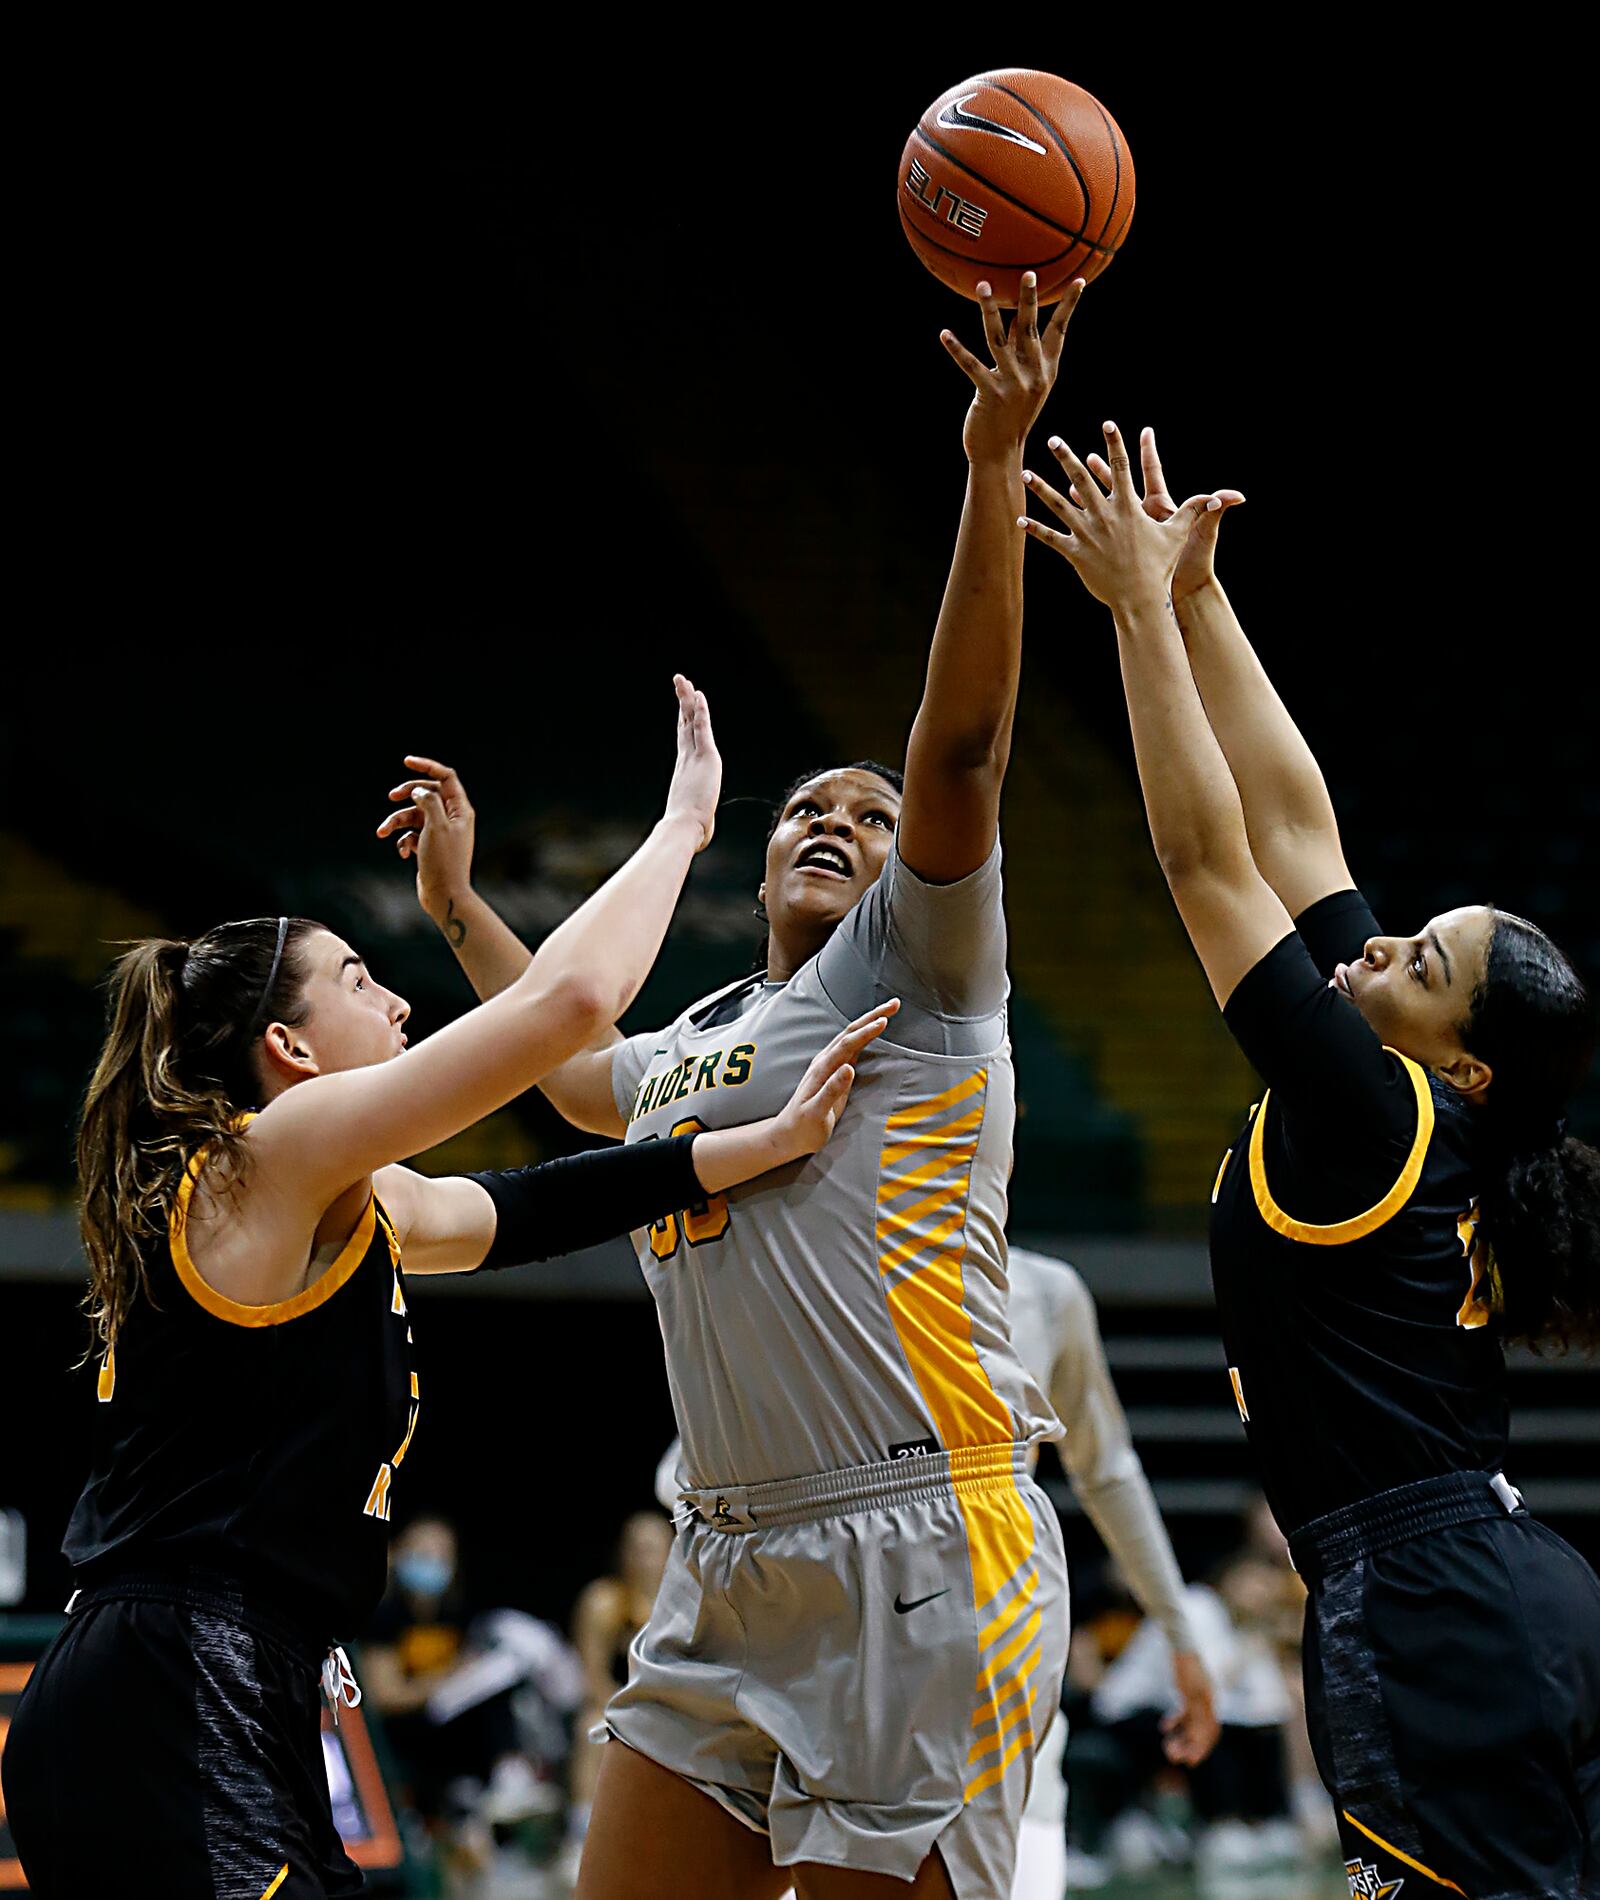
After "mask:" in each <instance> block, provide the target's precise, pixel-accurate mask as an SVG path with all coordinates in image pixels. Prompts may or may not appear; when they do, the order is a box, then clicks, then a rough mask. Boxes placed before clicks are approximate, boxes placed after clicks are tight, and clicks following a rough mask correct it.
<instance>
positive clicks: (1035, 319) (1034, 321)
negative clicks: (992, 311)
mask: <svg viewBox="0 0 1600 1900" xmlns="http://www.w3.org/2000/svg"><path fill="white" fill-rule="evenodd" d="M1038 336H1039V278H1038V274H1037V272H1035V271H1031V270H1025V271H1024V272H1023V273H1022V288H1021V290H1020V291H1019V292H1018V293H1017V317H1016V321H1015V322H1014V323H1013V324H1012V326H1011V340H1012V342H1013V343H1014V342H1016V340H1017V339H1018V338H1019V337H1020V338H1021V339H1022V340H1023V341H1024V342H1025V343H1033V342H1036V341H1037V340H1038Z"/></svg>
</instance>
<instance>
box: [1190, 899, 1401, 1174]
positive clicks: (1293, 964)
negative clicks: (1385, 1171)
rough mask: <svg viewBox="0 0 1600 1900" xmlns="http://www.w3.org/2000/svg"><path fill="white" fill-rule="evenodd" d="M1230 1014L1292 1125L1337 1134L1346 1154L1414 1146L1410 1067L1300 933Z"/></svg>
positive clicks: (1255, 975) (1244, 984) (1258, 970)
mask: <svg viewBox="0 0 1600 1900" xmlns="http://www.w3.org/2000/svg"><path fill="white" fill-rule="evenodd" d="M1344 895H1345V893H1343V892H1340V893H1338V896H1339V897H1343V896H1344ZM1334 901H1335V900H1334V899H1333V898H1324V899H1323V900H1322V903H1321V904H1317V905H1313V906H1312V907H1311V908H1312V909H1313V910H1318V909H1321V908H1322V904H1331V903H1333V902H1334ZM1363 908H1365V906H1363ZM1306 914H1307V915H1308V916H1309V915H1310V912H1309V911H1308V912H1307V913H1306ZM1369 915H1370V913H1369ZM1370 934H1371V933H1370V932H1368V933H1367V935H1370ZM1365 940H1366V939H1365V936H1364V937H1363V938H1362V941H1363V942H1365ZM1340 960H1341V959H1339V958H1335V959H1334V961H1335V962H1338V961H1340ZM1344 960H1346V961H1347V960H1348V959H1344ZM1222 1015H1223V1020H1224V1022H1226V1023H1227V1025H1228V1028H1229V1030H1230V1031H1231V1032H1232V1034H1233V1038H1234V1040H1235V1042H1237V1043H1238V1045H1239V1047H1240V1048H1241V1049H1242V1050H1243V1051H1244V1053H1245V1055H1246V1056H1247V1057H1248V1058H1249V1060H1250V1062H1251V1063H1252V1065H1253V1066H1254V1067H1255V1069H1256V1070H1257V1071H1258V1073H1259V1074H1260V1075H1261V1076H1262V1078H1263V1079H1264V1080H1265V1081H1266V1082H1267V1083H1268V1084H1269V1086H1270V1087H1271V1088H1272V1091H1273V1101H1274V1102H1275V1103H1276V1104H1277V1105H1278V1107H1279V1109H1280V1111H1281V1113H1282V1114H1283V1115H1284V1116H1285V1117H1286V1119H1288V1120H1289V1121H1290V1122H1301V1123H1311V1124H1315V1125H1316V1126H1317V1127H1318V1128H1319V1129H1320V1130H1323V1131H1330V1130H1331V1131H1334V1132H1336V1134H1337V1136H1338V1145H1339V1146H1340V1147H1341V1148H1343V1149H1346V1150H1348V1149H1352V1148H1371V1147H1373V1146H1384V1145H1386V1144H1388V1143H1390V1142H1392V1141H1395V1140H1403V1141H1404V1142H1405V1143H1407V1144H1409V1142H1410V1139H1411V1136H1412V1133H1413V1132H1414V1130H1415V1128H1416V1123H1417V1098H1416V1091H1415V1090H1414V1089H1413V1087H1412V1085H1411V1080H1410V1077H1409V1076H1408V1075H1407V1073H1406V1070H1405V1065H1404V1064H1403V1063H1402V1062H1401V1061H1400V1059H1399V1057H1398V1056H1395V1055H1392V1054H1391V1053H1390V1052H1389V1051H1388V1050H1387V1049H1385V1048H1384V1046H1383V1044H1382V1043H1381V1042H1379V1040H1378V1038H1377V1036H1376V1034H1375V1033H1374V1032H1373V1030H1372V1029H1370V1028H1369V1027H1368V1025H1367V1022H1366V1020H1365V1018H1364V1017H1363V1016H1362V1014H1361V1012H1360V1011H1359V1010H1358V1009H1357V1008H1356V1006H1355V1004H1354V1003H1352V1002H1351V1001H1350V999H1349V998H1348V997H1346V996H1344V995H1341V994H1340V992H1339V991H1337V990H1335V989H1333V988H1332V987H1330V984H1329V981H1328V978H1327V977H1326V976H1324V975H1323V974H1322V973H1321V971H1320V970H1319V969H1318V968H1317V965H1316V964H1315V963H1314V962H1313V961H1312V955H1311V952H1310V950H1308V949H1307V947H1306V944H1305V941H1304V939H1303V938H1302V937H1301V935H1300V933H1299V932H1298V931H1291V932H1290V933H1289V935H1288V936H1287V937H1284V938H1283V939H1282V940H1281V941H1280V942H1278V943H1276V944H1274V945H1273V947H1272V948H1271V949H1270V950H1269V951H1268V952H1267V954H1266V955H1265V956H1264V957H1263V958H1262V959H1261V961H1260V962H1259V963H1258V964H1256V966H1255V967H1254V969H1252V970H1250V971H1249V972H1248V973H1247V974H1246V975H1245V976H1244V977H1242V978H1241V979H1240V981H1239V983H1238V985H1237V987H1236V988H1235V990H1234V992H1233V994H1232V995H1231V996H1230V997H1229V998H1228V1006H1227V1008H1226V1009H1225V1010H1224V1011H1223V1012H1222Z"/></svg>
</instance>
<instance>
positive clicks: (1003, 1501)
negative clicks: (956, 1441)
mask: <svg viewBox="0 0 1600 1900" xmlns="http://www.w3.org/2000/svg"><path fill="white" fill-rule="evenodd" d="M1026 1452H1027V1447H1025V1446H1022V1445H1012V1444H1001V1445H979V1446H973V1447H969V1448H966V1449H962V1450H957V1451H954V1452H948V1453H916V1454H913V1455H911V1456H909V1457H906V1458H901V1459H897V1460H894V1461H892V1462H890V1463H886V1464H875V1465H859V1466H854V1467H851V1468H848V1469H846V1470H843V1471H826V1472H821V1473H819V1474H818V1475H816V1476H814V1477H807V1478H789V1479H783V1480H780V1481H779V1482H777V1483H773V1484H759V1485H749V1486H738V1485H729V1486H725V1487H723V1488H721V1489H720V1490H715V1491H710V1490H707V1491H696V1492H693V1493H689V1494H686V1496H685V1503H686V1504H687V1505H688V1507H689V1509H688V1512H687V1515H686V1516H684V1517H680V1519H679V1524H678V1532H677V1537H676V1539H675V1541H674V1544H673V1548H672V1554H671V1556H670V1557H669V1558H668V1561H667V1568H666V1574H665V1576H664V1577H663V1579H662V1583H661V1589H660V1592H659V1594H658V1595H657V1597H656V1603H655V1609H654V1611H653V1612H652V1614H651V1617H650V1621H649V1623H648V1624H647V1625H646V1627H645V1628H644V1629H643V1630H641V1631H640V1633H639V1635H638V1636H637V1637H636V1638H635V1639H634V1644H633V1648H632V1650H631V1652H630V1665H631V1667H630V1675H629V1681H628V1686H627V1687H626V1688H625V1689H622V1690H620V1691H619V1692H618V1693H617V1695H616V1696H615V1697H613V1699H612V1701H611V1703H610V1705H609V1707H608V1708H607V1710H606V1726H607V1728H608V1729H609V1730H610V1732H611V1733H612V1734H613V1735H615V1736H616V1737H617V1738H618V1739H619V1740H621V1741H623V1742H626V1743H627V1744H628V1746H629V1747H631V1748H636V1749H638V1751H639V1752H640V1753H641V1754H643V1755H647V1756H649V1757H650V1759H651V1760H652V1761H656V1762H659V1763H660V1764H661V1765H662V1766H663V1767H666V1768H670V1769H672V1770H673V1772H674V1773H676V1774H679V1775H682V1776H683V1777H684V1778H685V1779H686V1780H687V1781H690V1782H692V1783H693V1784H694V1785H695V1786H696V1787H697V1788H700V1789H702V1790H703V1791H704V1792H705V1793H706V1794H708V1795H710V1796H712V1798H713V1799H715V1800H716V1801H718V1802H720V1803H721V1804H722V1806H723V1807H725V1808H727V1809H728V1810H729V1811H730V1812H731V1813H732V1814H734V1815H736V1816H737V1817H738V1818H739V1820H741V1821H743V1822H744V1823H745V1824H746V1826H748V1827H751V1828H754V1829H755V1830H756V1831H757V1832H759V1833H762V1834H765V1835H766V1836H767V1837H768V1838H769V1839H770V1841H771V1843H772V1858H773V1861H774V1863H775V1864H776V1865H778V1866H780V1867H792V1866H794V1865H796V1864H798V1863H802V1862H808V1861H816V1862H821V1863H823V1864H825V1865H828V1866H835V1867H851V1868H859V1869H861V1870H863V1871H865V1872H872V1873H883V1874H891V1875H895V1876H897V1877H898V1878H900V1879H902V1880H908V1881H909V1880H911V1879H913V1878H914V1877H915V1875H916V1872H917V1869H918V1868H919V1867H920V1866H921V1865H922V1863H923V1861H924V1860H925V1859H926V1858H927V1856H928V1853H929V1852H930V1850H931V1849H932V1848H933V1847H934V1845H935V1844H937V1845H938V1848H939V1851H940V1853H941V1855H942V1856H943V1858H944V1862H945V1865H946V1867H947V1869H948V1871H949V1874H950V1878H951V1880H952V1881H953V1882H954V1885H955V1890H956V1893H957V1895H958V1896H959V1897H960V1900H994V1896H996V1895H1005V1894H1008V1893H1009V1892H1010V1890H1011V1876H1012V1867H1013V1863H1014V1861H1015V1859H1016V1847H1017V1833H1018V1829H1019V1827H1020V1825H1021V1821H1022V1810H1023V1805H1024V1803H1025V1802H1026V1800H1027V1796H1028V1788H1029V1784H1030V1781H1031V1778H1032V1773H1033V1759H1034V1751H1035V1749H1036V1747H1037V1746H1038V1745H1039V1744H1040V1742H1042V1740H1043V1738H1044V1736H1045V1733H1046V1731H1047V1730H1048V1729H1049V1727H1050V1722H1051V1718H1052V1717H1053V1716H1054V1714H1055V1712H1056V1705H1057V1702H1058V1700H1059V1697H1060V1692H1061V1683H1062V1678H1063V1676H1064V1675H1065V1673H1066V1662H1067V1575H1066V1564H1065V1561H1064V1559H1063V1556H1062V1549H1061V1531H1060V1526H1059V1524H1058V1523H1057V1521H1056V1514H1055V1509H1054V1507H1053V1506H1052V1505H1051V1503H1050V1501H1049V1499H1048V1498H1046V1497H1045V1495H1044V1493H1043V1492H1042V1491H1041V1490H1040V1489H1039V1488H1038V1486H1037V1485H1036V1484H1035V1483H1034V1482H1033V1480H1032V1478H1031V1477H1029V1475H1028V1473H1027V1470H1026V1467H1025V1462H1024V1461H1025V1457H1026Z"/></svg>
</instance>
